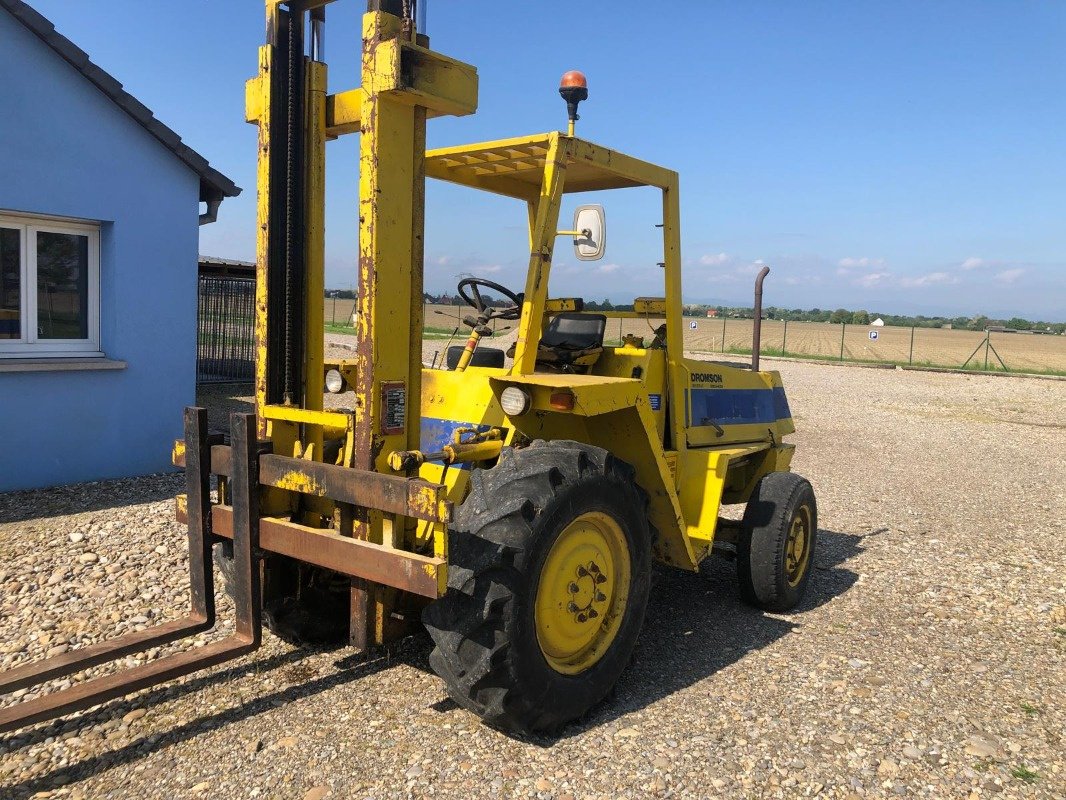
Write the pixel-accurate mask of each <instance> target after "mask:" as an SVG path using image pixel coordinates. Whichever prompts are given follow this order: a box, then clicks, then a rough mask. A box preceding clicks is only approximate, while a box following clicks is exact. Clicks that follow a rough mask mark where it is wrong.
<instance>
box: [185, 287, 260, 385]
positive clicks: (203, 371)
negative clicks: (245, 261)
mask: <svg viewBox="0 0 1066 800" xmlns="http://www.w3.org/2000/svg"><path fill="white" fill-rule="evenodd" d="M254 320H255V278H252V277H239V276H234V275H224V276H215V275H201V276H200V290H199V304H198V313H197V337H196V381H197V383H243V382H247V381H252V380H253V379H254V376H255V341H254Z"/></svg>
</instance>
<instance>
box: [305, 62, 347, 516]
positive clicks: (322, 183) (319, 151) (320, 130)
mask: <svg viewBox="0 0 1066 800" xmlns="http://www.w3.org/2000/svg"><path fill="white" fill-rule="evenodd" d="M326 86H327V71H326V65H325V64H324V63H322V62H321V61H308V64H307V95H306V96H307V109H306V110H307V122H306V130H305V137H304V139H305V143H306V144H305V146H306V149H307V159H306V163H307V175H306V181H307V188H306V197H305V199H304V204H305V205H304V231H305V233H304V236H305V248H306V252H305V256H304V259H305V260H304V264H305V265H306V291H305V294H304V334H303V342H304V369H303V376H304V381H305V386H304V392H303V397H304V401H303V405H304V408H306V409H307V410H309V411H321V410H322V388H323V380H322V376H323V375H324V374H325V373H324V369H323V360H324V358H325V338H324V336H323V335H322V331H323V330H324V328H325V303H326V300H325V298H326V263H325V255H326ZM346 427H347V426H346ZM345 429H346V428H345ZM322 440H323V429H322V427H321V426H319V425H311V426H308V427H306V428H305V429H304V432H303V435H302V436H301V441H302V443H303V445H304V447H305V448H307V447H310V449H311V452H312V454H314V457H315V458H316V459H319V460H321V458H322ZM315 505H316V510H317V511H319V512H320V513H323V514H332V508H330V507H329V505H328V504H327V503H317V504H315Z"/></svg>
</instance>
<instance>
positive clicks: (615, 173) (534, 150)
mask: <svg viewBox="0 0 1066 800" xmlns="http://www.w3.org/2000/svg"><path fill="white" fill-rule="evenodd" d="M555 142H557V143H558V147H559V150H560V156H561V160H562V161H564V162H565V163H566V181H565V184H564V189H563V191H564V192H593V191H600V190H604V189H625V188H629V187H633V186H655V187H658V188H661V189H667V188H670V187H671V186H676V184H677V173H676V172H673V171H672V170H668V169H664V168H663V167H659V166H656V165H655V164H650V163H648V162H647V161H641V160H640V159H636V158H633V157H632V156H627V155H625V154H624V153H619V152H616V151H614V150H609V149H607V148H606V147H601V146H600V145H597V144H593V143H592V142H588V141H585V140H584V139H578V138H570V137H567V136H564V135H563V134H561V133H557V132H552V133H541V134H536V135H534V136H523V137H519V138H516V139H500V140H498V141H493V142H479V143H477V144H466V145H459V146H457V147H442V148H438V149H436V150H429V151H427V153H426V175H427V176H429V177H432V178H439V179H440V180H445V181H450V182H452V183H458V184H461V185H463V186H469V187H471V188H474V189H483V190H485V191H489V192H495V193H496V194H502V195H506V196H508V197H516V198H519V199H521V200H531V199H533V198H535V197H536V196H537V195H538V194H539V193H540V187H541V182H542V179H543V176H544V169H545V165H546V161H547V157H548V151H549V149H550V148H551V146H552V144H553V143H555Z"/></svg>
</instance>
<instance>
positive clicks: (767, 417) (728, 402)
mask: <svg viewBox="0 0 1066 800" xmlns="http://www.w3.org/2000/svg"><path fill="white" fill-rule="evenodd" d="M690 397H691V403H690V408H691V410H690V412H689V413H690V417H689V420H688V424H689V425H690V426H691V425H703V424H710V423H711V422H714V423H716V424H718V425H754V424H759V425H762V424H770V423H774V422H776V421H777V420H779V419H787V418H789V417H791V416H792V412H791V411H790V410H789V407H788V399H787V398H786V396H785V390H784V388H783V387H774V388H773V389H692V390H690ZM703 420H708V422H707V423H704V422H703Z"/></svg>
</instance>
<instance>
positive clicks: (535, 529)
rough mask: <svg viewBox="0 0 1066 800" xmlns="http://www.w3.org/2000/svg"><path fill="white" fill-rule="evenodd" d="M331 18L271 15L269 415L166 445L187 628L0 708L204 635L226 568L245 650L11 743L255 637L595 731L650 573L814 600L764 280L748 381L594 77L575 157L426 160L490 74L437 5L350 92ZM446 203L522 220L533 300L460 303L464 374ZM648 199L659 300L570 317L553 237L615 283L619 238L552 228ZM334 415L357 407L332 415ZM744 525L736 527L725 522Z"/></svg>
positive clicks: (152, 676) (475, 284)
mask: <svg viewBox="0 0 1066 800" xmlns="http://www.w3.org/2000/svg"><path fill="white" fill-rule="evenodd" d="M329 2H330V0H288V2H282V1H281V0H267V2H266V18H267V36H266V44H265V45H264V46H263V47H261V48H260V50H259V73H258V75H257V76H256V77H255V78H253V79H252V80H250V81H249V82H248V86H247V97H246V101H247V102H246V107H247V119H248V121H249V122H252V123H255V124H257V125H258V128H259V150H258V188H259V195H258V196H259V208H258V232H257V233H258V250H257V284H256V291H257V294H256V320H255V334H256V370H255V397H256V413H255V414H234V415H232V418H231V430H230V433H229V434H228V435H227V436H224V437H223V436H217V435H211V434H210V433H209V432H208V430H207V417H206V412H205V411H204V410H203V409H196V408H190V409H188V410H187V411H186V414H185V438H184V439H183V440H182V441H179V442H177V443H176V444H175V447H174V463H175V464H177V465H179V466H183V467H184V468H185V473H186V483H187V490H186V492H185V494H183V495H181V496H179V497H178V498H177V503H176V506H177V518H178V519H179V520H180V521H182V522H184V523H187V525H188V531H189V552H190V571H191V583H192V610H191V613H190V615H189V616H188V617H186V618H184V619H182V620H178V621H176V622H171V623H167V624H164V625H161V626H157V627H155V628H150V629H148V630H145V631H142V632H138V633H134V634H129V635H126V636H123V637H119V638H118V639H114V640H111V641H110V642H104V643H101V644H97V645H91V646H87V647H84V648H81V649H78V650H74V651H69V652H67V653H64V654H63V655H61V656H58V657H56V658H53V659H49V660H46V661H43V662H39V663H36V664H30V665H27V666H23V667H19V668H16V669H13V670H9V671H8V672H6V673H4V674H3V675H0V693H5V692H11V691H15V690H17V689H19V688H23V687H27V686H32V685H37V684H40V683H43V682H46V681H48V680H51V679H54V678H58V677H63V676H69V675H72V674H75V673H77V672H80V671H82V670H84V669H86V668H88V667H91V666H94V665H96V664H101V663H104V662H107V661H111V660H113V659H115V658H118V657H120V656H123V655H127V654H129V653H132V652H138V651H143V650H146V649H148V648H151V647H157V646H159V645H161V644H165V643H168V642H173V641H176V640H178V639H181V638H183V637H186V636H190V635H193V634H197V633H200V632H202V631H204V630H206V629H208V628H211V627H212V626H213V625H214V622H215V606H214V575H215V570H214V568H213V564H214V563H217V565H218V566H219V568H220V570H219V571H221V572H222V573H223V575H224V577H225V583H226V589H227V591H228V592H229V593H230V595H231V596H232V598H233V600H234V604H235V607H236V614H237V623H236V630H235V633H234V634H233V635H232V636H230V637H227V638H224V639H221V640H219V641H216V642H214V643H212V644H209V645H208V646H206V647H201V648H195V649H190V650H187V651H184V652H179V653H178V654H176V655H171V656H167V657H164V658H161V659H157V660H154V661H150V662H148V663H146V664H144V665H142V666H139V667H136V668H134V669H129V670H124V671H122V672H119V673H117V674H113V675H108V676H105V677H101V678H96V679H93V680H89V681H86V682H82V683H78V684H75V685H74V686H73V687H71V688H68V689H65V690H60V691H56V692H52V693H49V694H45V695H43V696H41V697H39V698H37V699H35V700H32V701H28V702H24V703H22V704H19V705H14V706H10V707H8V708H5V709H0V730H9V729H12V728H17V727H21V726H24V725H28V724H31V723H34V722H37V721H40V720H45V719H49V718H52V717H55V716H59V715H62V714H66V713H70V712H72V711H75V710H78V709H83V708H86V707H88V706H91V705H94V704H97V703H100V702H103V701H104V700H107V699H109V698H112V697H117V696H120V695H123V694H126V693H129V692H132V691H135V690H137V689H140V688H143V687H145V686H149V685H152V684H155V683H159V682H161V681H166V680H170V679H172V678H174V677H177V676H180V675H184V674H188V673H189V672H193V671H195V670H199V669H203V668H206V667H209V666H212V665H215V664H219V663H222V662H224V661H226V660H229V659H232V658H236V657H238V656H241V655H243V654H246V653H248V652H250V651H252V650H254V649H255V648H256V647H257V646H258V645H259V642H260V637H261V630H262V626H263V625H264V624H266V625H267V626H268V627H270V628H273V629H274V630H275V631H276V632H278V633H279V634H281V635H283V636H287V637H290V638H298V639H329V638H332V637H334V636H335V635H336V634H337V633H338V631H342V632H343V634H344V635H346V636H347V639H348V641H349V643H350V645H351V646H353V647H355V648H357V649H360V650H366V649H368V648H372V647H374V646H376V645H381V644H384V643H386V642H388V641H390V640H392V639H395V638H397V637H399V636H403V635H406V634H408V633H410V632H411V631H412V630H414V629H415V627H416V626H417V625H419V624H422V625H424V626H425V628H426V629H427V630H428V632H429V634H430V636H431V637H432V639H433V644H434V649H433V651H432V654H431V656H430V663H431V665H432V667H433V669H434V670H435V671H436V672H437V674H439V675H440V676H441V678H442V679H443V680H444V682H445V684H446V686H447V689H448V691H449V693H450V694H451V696H452V697H453V698H454V699H455V700H456V701H457V702H458V703H460V704H461V705H463V706H464V707H466V708H469V709H471V710H472V711H474V712H475V713H477V714H479V715H480V716H481V717H482V718H483V719H485V720H486V721H487V722H488V723H489V724H491V725H494V726H496V727H499V728H501V729H503V730H506V731H509V732H514V733H529V732H537V731H548V730H552V729H555V728H558V727H559V726H560V725H563V724H565V723H566V722H568V721H571V720H573V719H575V718H578V717H580V716H581V715H583V714H584V713H585V712H586V711H587V710H588V709H589V708H591V707H592V706H593V705H595V704H596V703H597V702H599V701H600V700H601V699H602V698H603V697H604V696H605V694H606V693H607V692H608V691H609V690H610V689H611V687H612V686H613V685H614V684H615V682H616V681H617V679H618V677H619V675H620V674H621V673H622V671H623V670H624V669H625V666H626V664H627V662H628V660H629V658H630V656H631V654H632V652H633V648H634V644H635V642H636V639H637V636H638V634H639V632H640V628H641V625H642V623H643V620H644V613H645V608H646V605H647V600H648V594H649V591H650V570H651V566H652V559H655V560H657V561H659V562H661V563H663V564H668V565H671V566H674V567H677V568H680V569H687V570H695V569H697V568H698V565H699V564H700V562H701V561H702V560H703V559H704V558H706V557H708V556H709V555H711V554H712V552H717V553H720V554H724V555H727V556H729V557H732V558H735V560H736V564H737V573H738V579H739V587H740V593H741V595H742V597H743V598H744V599H745V600H747V601H748V602H750V603H753V604H755V605H757V606H759V607H762V608H764V609H768V610H773V611H783V610H787V609H790V608H792V607H794V606H795V605H796V604H797V603H799V602H800V600H801V599H802V597H803V594H804V590H805V587H806V585H807V582H808V579H809V577H810V572H811V565H812V562H813V557H814V548H815V543H816V538H817V530H818V520H817V505H816V502H815V497H814V492H813V490H812V488H811V485H810V483H808V482H807V481H806V480H805V479H803V478H801V477H799V476H797V475H795V474H793V473H791V472H790V471H789V467H790V462H791V459H792V455H793V449H794V448H793V445H790V444H788V443H786V442H785V441H784V439H785V437H786V436H787V435H788V434H790V433H792V432H793V431H794V427H793V424H792V419H791V413H790V411H789V406H788V401H787V399H786V396H785V391H784V388H783V387H782V383H781V378H780V376H779V375H778V373H776V372H770V371H760V370H759V366H758V331H759V322H760V318H761V310H760V306H761V289H762V280H763V278H764V277H765V274H766V270H765V269H764V270H763V272H762V273H761V274H760V276H759V278H758V280H757V289H756V312H755V330H756V337H755V342H754V353H755V355H754V357H753V363H752V365H751V368H750V369H748V368H747V367H745V366H737V365H729V364H724V363H716V362H702V361H696V360H692V359H688V358H686V357H685V356H684V352H683V338H682V304H681V252H680V229H679V188H678V176H677V173H676V172H673V171H671V170H669V169H665V168H663V167H660V166H656V165H654V164H650V163H648V162H645V161H641V160H639V159H636V158H633V157H631V156H628V155H625V154H623V153H620V152H617V151H614V150H610V149H608V148H605V147H602V146H600V145H597V144H593V143H592V142H588V141H585V140H583V139H580V138H578V137H577V136H576V135H575V121H576V120H577V109H578V105H579V103H580V102H582V101H583V100H585V99H586V98H587V96H588V89H587V86H586V83H585V79H584V76H582V75H581V74H580V73H576V72H575V73H567V74H566V75H565V76H564V78H563V82H562V86H561V87H560V93H561V95H562V97H563V99H564V100H565V101H566V103H567V107H568V117H569V123H568V128H567V131H566V132H565V133H563V132H550V133H545V134H537V135H533V136H524V137H520V138H514V139H504V140H499V141H491V142H483V143H478V144H471V145H463V146H460V147H448V148H442V149H437V150H430V151H428V152H427V151H426V147H425V139H426V121H427V119H429V118H432V117H436V116H442V115H467V114H472V113H473V112H474V111H475V110H476V106H477V89H478V76H477V72H476V70H475V69H474V67H472V66H470V65H468V64H465V63H463V62H461V61H457V60H455V59H452V58H449V57H447V56H444V55H442V54H440V53H437V52H435V51H433V50H431V49H430V47H429V40H428V38H427V37H426V36H425V34H424V26H423V25H422V24H421V23H420V22H419V17H420V15H421V14H422V13H424V2H425V0H418V1H417V2H416V0H404V1H402V2H401V0H370V2H369V3H368V11H367V13H366V14H365V15H364V17H363V19H362V27H363V30H362V82H361V85H360V86H359V87H358V88H355V89H350V90H348V91H342V92H337V93H330V92H329V91H328V90H327V71H326V70H327V67H326V63H325V60H324V57H323V48H322V45H323V41H324V30H325V19H326V8H327V6H328V5H329ZM420 6H421V8H420ZM352 133H359V134H360V174H359V259H358V270H359V291H358V299H357V305H356V312H357V313H356V317H355V319H356V321H357V324H356V334H357V342H358V343H357V346H356V350H355V353H354V358H352V359H350V360H345V361H339V362H329V363H327V362H326V361H325V359H324V350H323V348H324V341H323V307H324V295H325V292H324V268H323V260H324V244H323V243H324V206H325V164H326V146H327V142H328V141H330V140H332V139H335V138H337V137H339V136H343V135H347V134H352ZM426 176H430V177H433V178H436V179H439V180H443V181H449V182H451V183H454V184H459V185H461V186H466V187H469V188H471V189H476V190H480V191H487V192H492V193H494V194H497V195H502V196H504V197H508V198H513V199H514V200H516V201H518V204H519V205H518V208H519V209H521V210H524V212H525V215H526V219H527V221H528V228H529V269H528V273H527V276H526V282H525V286H524V287H523V288H522V290H521V291H512V290H510V289H508V288H506V287H503V286H501V285H499V284H496V283H493V282H490V281H488V280H485V279H481V278H468V279H465V280H464V281H462V282H461V284H460V286H459V292H460V294H461V295H462V296H463V297H464V298H465V299H466V300H467V302H468V303H469V304H470V306H471V312H470V315H469V316H468V317H467V318H466V320H465V324H466V325H467V326H468V327H469V328H470V334H469V338H468V340H467V342H466V344H465V346H463V347H460V348H456V349H455V352H453V353H451V354H450V355H451V357H450V358H449V359H448V362H449V364H450V366H449V368H448V369H426V368H424V367H423V363H422V329H423V322H424V320H423V303H422V298H423V244H422V240H423V231H424V205H425V202H424V201H425V178H426ZM632 187H652V188H654V189H656V190H659V192H661V196H662V220H661V230H662V237H663V238H662V244H663V256H662V263H661V266H662V268H663V276H664V287H663V296H661V297H642V298H638V299H637V300H636V301H635V303H634V305H633V310H632V311H625V312H618V311H613V312H602V311H601V312H595V313H593V312H589V311H586V310H585V309H584V304H583V302H582V300H581V299H580V298H570V297H551V296H550V295H549V278H550V273H551V266H552V260H553V254H554V250H555V243H556V241H557V239H559V238H560V237H564V238H565V239H569V240H571V241H572V243H573V245H574V248H575V254H576V256H577V258H578V259H579V260H581V262H582V263H584V261H585V260H594V259H597V258H600V257H602V256H603V252H604V244H605V238H606V221H605V217H604V214H603V210H602V208H600V207H598V206H589V205H586V206H581V207H579V208H578V209H577V211H576V213H575V216H574V220H573V223H572V224H571V225H570V227H569V228H566V229H561V228H560V221H559V217H560V207H561V203H562V201H563V197H564V195H565V194H567V193H576V192H590V191H597V192H600V191H604V190H614V189H627V188H632ZM523 206H524V209H523V208H522V207H523ZM490 292H491V293H494V294H493V295H491V297H490V295H489V293H490ZM500 298H503V301H502V304H501V301H500ZM618 317H625V318H637V319H641V320H646V321H648V326H649V333H650V334H653V335H649V336H648V337H647V338H648V339H649V341H644V338H643V337H638V336H632V335H628V336H626V337H624V339H623V340H622V341H620V342H618V344H616V345H613V346H612V345H611V344H608V343H607V342H606V341H605V332H606V327H607V322H608V320H609V319H614V318H618ZM496 319H505V320H515V321H517V339H516V342H515V345H514V348H513V350H511V351H510V352H509V353H508V352H504V351H502V350H500V349H495V348H491V347H489V346H487V345H483V344H481V340H482V338H483V337H485V336H486V335H487V334H488V333H489V332H490V330H491V324H492V323H493V321H494V320H496ZM653 323H654V324H653ZM324 388H326V389H328V390H329V391H330V392H333V393H334V394H336V395H338V398H337V403H339V404H340V405H338V406H337V407H333V406H334V403H331V404H330V405H331V407H330V408H329V409H326V408H325V403H324ZM341 406H343V407H341ZM212 481H214V484H213V483H212ZM212 485H214V486H215V491H214V492H213V491H212ZM741 503H746V507H745V510H744V514H743V518H742V519H741V520H739V521H729V520H726V519H723V518H721V517H720V512H721V507H722V505H723V504H741ZM213 548H214V549H216V552H215V554H214V558H213V555H212V550H213Z"/></svg>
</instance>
